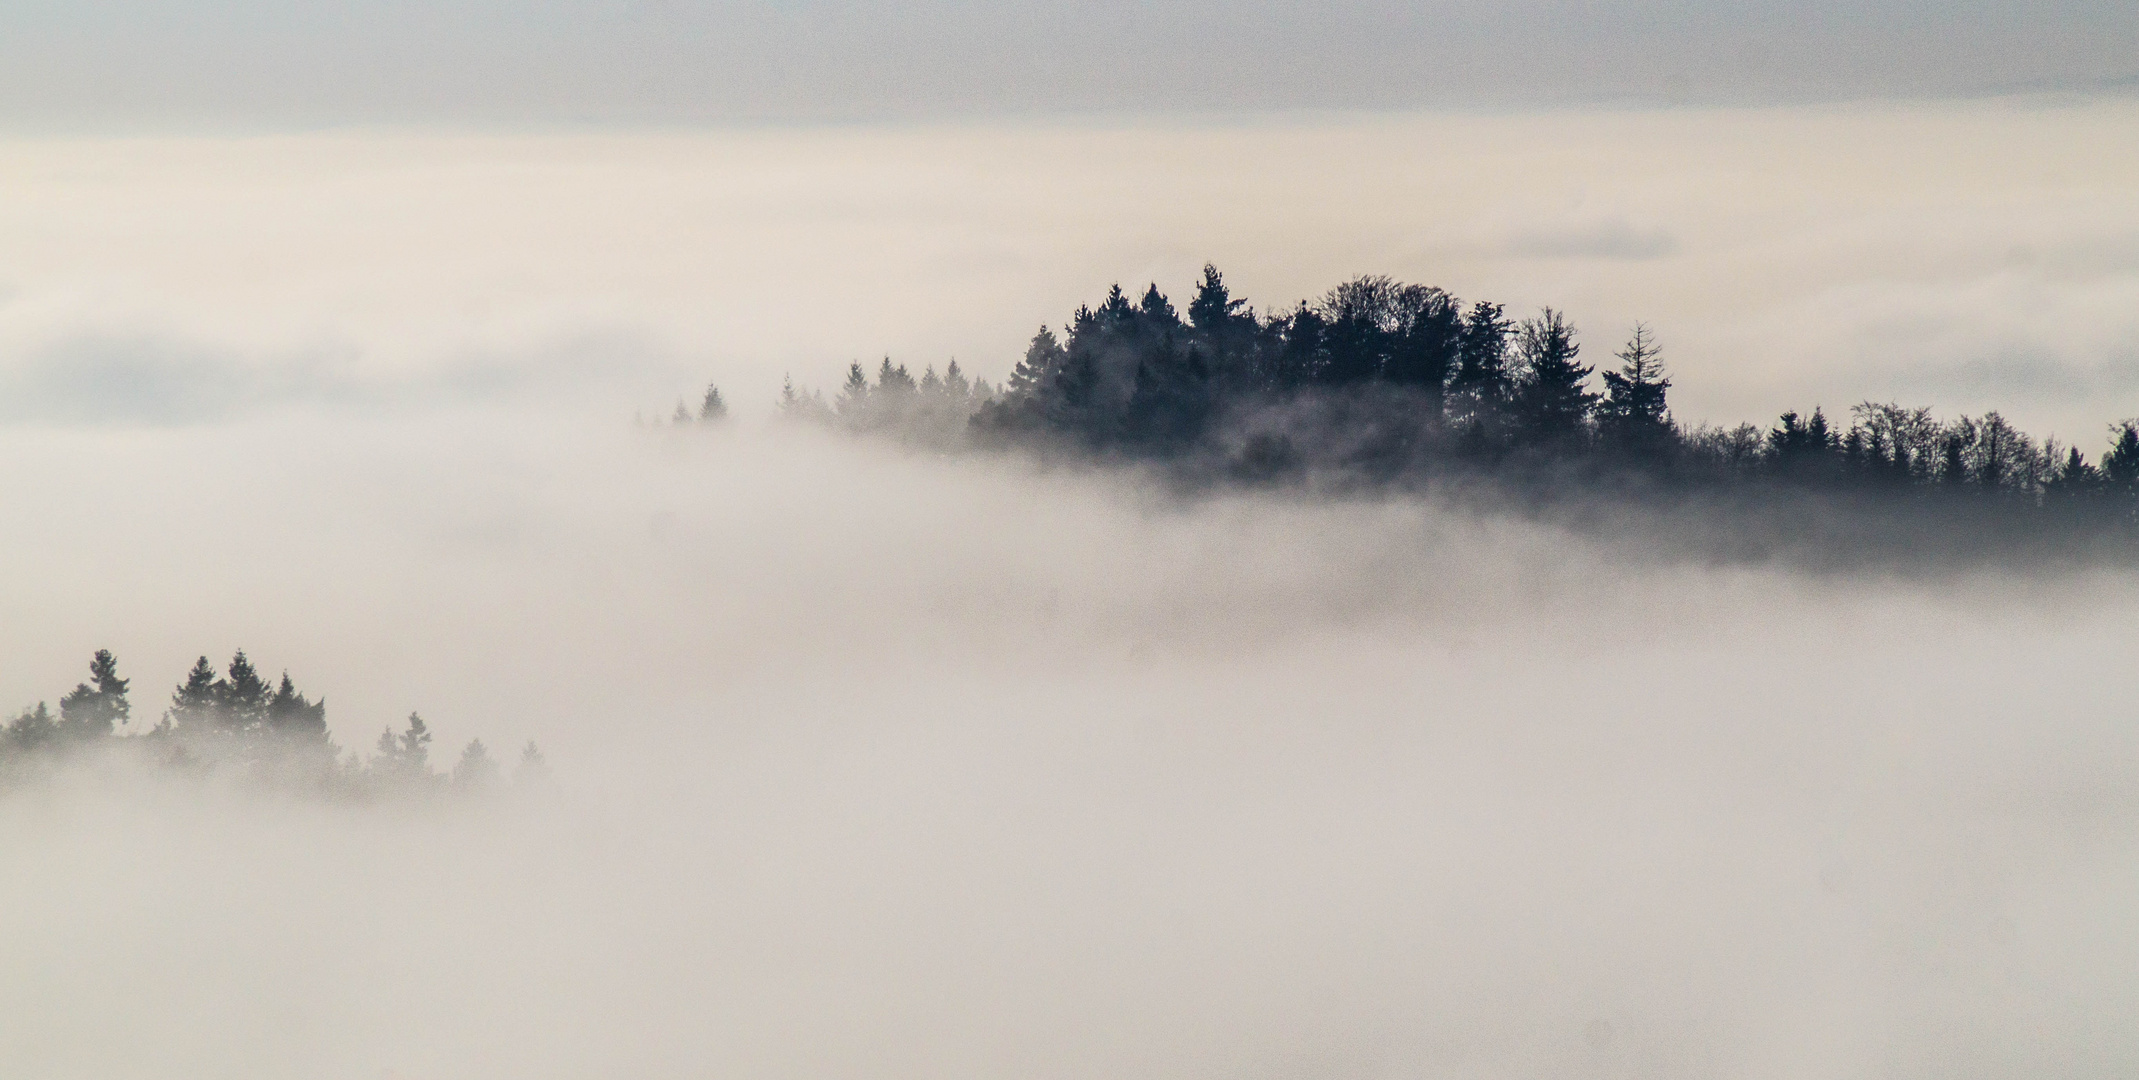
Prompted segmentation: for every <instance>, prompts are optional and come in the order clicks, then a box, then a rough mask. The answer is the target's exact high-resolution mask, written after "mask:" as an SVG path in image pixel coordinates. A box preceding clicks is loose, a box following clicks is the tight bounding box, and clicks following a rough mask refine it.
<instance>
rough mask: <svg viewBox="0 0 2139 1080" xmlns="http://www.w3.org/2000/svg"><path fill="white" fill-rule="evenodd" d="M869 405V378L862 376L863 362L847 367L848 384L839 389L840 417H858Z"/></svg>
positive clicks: (856, 362)
mask: <svg viewBox="0 0 2139 1080" xmlns="http://www.w3.org/2000/svg"><path fill="white" fill-rule="evenodd" d="M868 403H869V376H867V375H864V374H862V365H861V361H859V360H857V361H855V362H853V363H851V364H848V365H847V381H846V384H845V385H843V386H841V387H840V388H839V406H838V408H839V415H841V416H845V417H855V416H857V415H858V414H859V413H860V412H861V410H862V408H863V406H865V405H867V404H868Z"/></svg>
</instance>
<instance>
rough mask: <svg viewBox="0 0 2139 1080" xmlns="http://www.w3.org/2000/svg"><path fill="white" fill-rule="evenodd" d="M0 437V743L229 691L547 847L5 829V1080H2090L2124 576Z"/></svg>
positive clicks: (2131, 783)
mask: <svg viewBox="0 0 2139 1080" xmlns="http://www.w3.org/2000/svg"><path fill="white" fill-rule="evenodd" d="M748 413H749V414H748V415H744V416H743V417H742V418H741V419H740V420H739V421H738V422H737V423H735V424H733V425H731V426H729V427H727V428H724V429H720V430H713V431H704V430H673V429H645V428H635V427H633V426H632V425H631V424H630V423H629V422H628V418H626V417H623V416H601V417H598V418H591V419H590V416H589V414H588V413H587V412H574V411H571V410H556V411H552V412H539V411H529V410H516V409H510V408H504V407H498V408H482V407H467V408H456V409H441V410H433V411H428V412H414V413H403V414H400V415H394V414H391V413H386V412H369V411H349V412H337V411H335V410H334V409H332V408H329V407H324V406H323V407H321V408H318V409H292V410H281V411H276V412H271V413H263V414H259V415H255V416H252V417H249V418H244V419H239V420H234V421H231V422H228V423H222V424H214V425H201V426H190V427H188V426H181V427H89V428H27V427H14V428H7V429H0V505H4V506H5V507H6V509H7V511H8V514H7V517H8V522H7V525H6V527H5V528H0V566H5V567H6V568H7V572H6V574H5V575H4V576H0V611H4V612H5V613H6V617H5V619H4V621H0V656H4V657H5V658H6V661H5V663H4V664H0V705H4V706H5V707H6V708H8V709H10V710H12V709H14V708H16V707H19V706H21V705H26V704H29V703H31V702H33V701H35V700H37V699H40V698H42V699H45V700H54V699H56V698H57V696H58V695H59V694H61V693H63V692H64V691H65V690H66V689H68V688H69V687H71V686H72V685H73V684H74V683H75V682H76V681H77V680H79V679H81V678H84V677H86V668H85V665H86V663H87V660H88V658H89V655H90V653H91V651H92V650H94V649H97V648H110V649H113V650H114V651H115V652H116V653H117V654H118V657H119V661H120V666H121V671H122V673H123V674H125V675H127V676H129V677H131V678H133V679H134V690H133V694H134V700H135V703H136V704H135V709H136V721H135V724H136V725H137V726H138V725H140V724H142V723H144V722H147V721H152V720H153V718H154V716H155V714H156V712H157V711H158V709H159V707H160V702H161V701H162V700H163V699H164V698H165V696H166V695H167V694H168V693H169V690H170V687H171V686H172V684H173V683H175V682H176V681H177V680H178V679H179V677H180V675H181V674H182V673H183V671H184V669H185V668H186V666H187V665H188V664H190V663H191V662H192V660H193V659H194V657H196V656H198V655H200V654H203V653H205V654H207V655H209V656H210V657H211V658H212V659H214V660H216V661H218V662H220V661H221V660H223V659H226V658H227V657H228V656H229V655H230V653H231V652H232V651H233V650H235V649H238V648H243V649H245V650H247V651H248V653H249V654H250V655H251V656H252V657H253V658H254V660H255V661H256V662H257V663H258V664H259V665H260V666H261V667H262V668H263V669H264V670H265V671H267V672H268V673H269V674H271V675H272V674H276V673H279V672H280V671H281V670H283V669H285V668H286V669H288V670H289V671H290V673H291V674H292V675H293V677H294V678H295V679H296V680H297V681H298V683H299V685H300V686H302V687H303V688H304V689H305V690H307V691H308V692H311V693H313V694H323V695H324V696H325V698H326V700H327V704H328V714H327V715H328V721H329V723H330V725H331V727H332V729H333V734H334V737H335V739H336V740H337V742H338V743H339V744H340V745H342V746H343V747H351V748H368V747H369V746H370V745H371V743H372V741H373V740H374V739H375V738H376V736H377V734H378V732H379V730H380V729H381V728H382V727H383V726H385V725H387V724H389V723H397V722H398V721H399V720H400V719H401V718H402V717H404V716H405V715H406V714H407V713H408V712H409V711H410V710H412V709H413V710H421V712H422V713H423V715H424V716H425V718H426V719H427V720H428V721H429V722H430V723H431V724H432V726H433V727H434V729H435V730H437V731H438V732H439V746H438V748H437V750H436V751H434V753H435V754H436V755H437V756H438V757H441V758H445V759H447V760H450V757H451V755H452V754H453V753H456V752H457V751H458V749H459V746H460V745H461V744H462V743H464V742H465V741H466V740H468V739H471V738H477V737H479V738H481V739H483V740H484V741H485V742H486V744H488V745H490V746H491V747H493V748H494V749H497V750H499V751H501V752H502V753H503V754H504V755H506V756H510V755H511V754H512V753H513V752H515V751H516V750H517V748H518V747H519V746H520V745H522V744H524V743H525V742H526V741H528V740H534V741H535V742H537V743H538V744H539V745H540V746H541V747H542V748H543V750H544V752H545V753H546V754H547V756H548V758H549V760H550V762H551V764H552V766H553V768H554V770H555V773H556V776H557V790H556V791H555V792H554V793H552V794H550V795H548V796H547V797H530V798H497V799H491V800H460V801H455V802H450V803H445V804H436V805H429V804H427V805H422V806H399V805H368V806H367V805H343V804H336V803H330V802H320V801H308V800H305V799H301V798H296V797H291V796H271V795H263V794H257V793H247V792H244V791H239V790H233V789H231V788H230V787H229V786H227V785H216V784H212V783H211V784H204V783H200V782H198V781H195V780H191V779H187V778H183V777H171V776H150V777H146V778H144V777H140V776H127V775H114V774H112V773H109V772H103V771H92V772H87V773H75V774H68V775H65V776H62V777H61V778H59V779H57V780H55V781H53V782H51V783H46V784H36V785H30V786H27V787H22V788H18V789H16V790H13V791H10V792H7V793H5V794H4V795H0V972H5V973H6V976H7V977H6V978H5V979H4V980H0V1072H5V1073H6V1074H7V1075H10V1076H21V1077H49V1078H97V1080H122V1078H131V1077H141V1078H159V1080H161V1078H171V1077H218V1078H223V1077H229V1078H251V1077H259V1078H286V1077H308V1078H322V1080H332V1078H344V1077H347V1078H364V1080H376V1078H381V1077H400V1078H407V1080H416V1078H469V1080H475V1078H487V1077H498V1078H506V1077H511V1078H547V1077H560V1078H561V1077H590V1078H591V1077H633V1078H658V1077H701V1076H737V1077H766V1078H779V1077H792V1078H798V1080H799V1078H834V1077H837V1078H856V1077H870V1078H879V1080H896V1078H913V1080H921V1078H930V1080H937V1078H975V1080H979V1078H990V1077H999V1078H1004V1080H1012V1078H1016V1080H1031V1078H1062V1080H1075V1078H1102V1077H1103V1078H1108V1080H1146V1078H1148V1080H1161V1078H1164V1080H1180V1078H1184V1077H1211V1078H1218V1077H1225V1078H1240V1080H1256V1078H1268V1080H1315V1078H1326V1080H1338V1078H1355V1077H1356V1078H1360V1080H1393V1078H1399V1077H1481V1078H1485V1077H1491V1078H1502V1077H1543V1076H1551V1077H1654V1078H1676V1077H1710V1076H1716V1077H1722V1076H1729V1077H1775V1078H1786V1077H1787V1078H1804V1077H1838V1078H1840V1077H1874V1076H1877V1077H1926V1078H1929V1077H1937V1078H1941V1080H1952V1078H1963V1077H1993V1076H1997V1077H2010V1076H2022V1075H2026V1076H2058V1077H2092V1076H2101V1077H2109V1076H2128V1075H2131V1074H2132V1073H2133V1072H2134V1071H2135V1070H2139V1027H2135V1026H2134V1025H2133V1024H2132V1023H2131V1022H2130V1021H2131V1017H2132V1016H2133V1015H2134V1014H2135V1010H2139V981H2135V980H2134V978H2133V976H2132V972H2134V971H2139V922H2135V921H2134V920H2133V919H2132V917H2131V915H2132V912H2133V911H2134V910H2139V778H2135V775H2139V774H2135V769H2134V766H2135V764H2139V725H2135V723H2134V721H2135V719H2139V717H2135V706H2134V702H2135V701H2139V665H2134V664H2132V663H2131V657H2132V656H2133V654H2134V648H2135V646H2139V603H2135V601H2139V580H2135V579H2134V577H2133V576H2132V575H2131V574H2130V573H2129V572H2116V571H2085V570H2072V569H2065V570H2060V571H2057V572H2055V573H2038V572H2033V571H2031V569H2030V568H2028V567H2022V566H2015V567H2009V568H2005V569H2003V570H1998V569H1985V568H1982V567H1976V568H1974V569H1971V570H1969V571H1967V572H1961V571H1954V572H1950V573H1948V572H1940V571H1938V570H1936V569H1935V568H1933V569H1932V570H1930V571H1929V572H1924V573H1918V574H1914V575H1911V576H1910V577H1909V578H1907V579H1906V580H1886V579H1882V578H1880V577H1878V576H1875V575H1871V574H1856V575H1828V576H1813V575H1808V574H1804V573H1800V572H1798V571H1794V570H1791V569H1789V568H1787V567H1769V566H1760V565H1704V564H1699V563H1691V562H1684V561H1673V560H1671V559H1668V558H1658V557H1654V556H1653V554H1651V551H1652V549H1653V548H1655V547H1656V546H1657V545H1655V544H1654V543H1653V538H1645V537H1643V536H1640V535H1638V534H1612V535H1590V536H1572V535H1567V534H1564V533H1561V532H1556V531H1554V530H1553V529H1551V528H1548V527H1546V526H1542V525H1538V524H1534V523H1527V522H1524V521H1521V520H1517V519H1514V518H1495V517H1486V516H1480V515H1479V514H1477V513H1476V512H1468V511H1457V510H1453V509H1450V508H1449V507H1447V506H1443V505H1439V504H1436V503H1434V502H1433V501H1431V500H1425V499H1419V498H1412V497H1405V498H1393V497H1392V498H1386V499H1380V498H1366V497H1360V498H1353V499H1349V500H1340V501H1309V500H1306V499H1302V498H1299V497H1295V496H1286V495H1281V494H1270V493H1264V494H1257V493H1232V494H1220V495H1205V496H1200V497H1196V498H1184V497H1181V496H1180V495H1178V494H1175V493H1169V492H1168V491H1166V490H1163V489H1162V488H1160V487H1158V486H1156V485H1153V484H1149V483H1145V482H1143V481H1141V480H1139V479H1138V478H1137V477H1136V476H1134V475H1131V474H1125V473H1107V472H1087V471H1083V470H1078V469H1070V468H1041V467H1037V466H1035V465H1033V464H1031V463H1028V462H1022V461H1017V460H1005V459H995V458H987V457H970V456H969V457H939V456H933V455H915V454H908V453H904V452H901V451H898V450H895V449H891V448H889V447H886V446H883V445H879V444H874V443H868V442H860V441H853V440H849V439H846V438H842V437H838V436H834V435H830V434H826V433H821V432H815V431H809V430H797V429H792V428H787V427H783V426H781V425H778V424H774V423H771V422H766V421H763V420H762V419H761V418H760V415H759V413H758V410H748Z"/></svg>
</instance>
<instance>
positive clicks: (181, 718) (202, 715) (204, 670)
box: [165, 656, 223, 731]
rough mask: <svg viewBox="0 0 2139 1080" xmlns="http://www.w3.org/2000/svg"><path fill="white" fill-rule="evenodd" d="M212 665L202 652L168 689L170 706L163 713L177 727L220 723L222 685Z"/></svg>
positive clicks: (206, 726) (202, 728) (207, 726)
mask: <svg viewBox="0 0 2139 1080" xmlns="http://www.w3.org/2000/svg"><path fill="white" fill-rule="evenodd" d="M220 681H221V680H219V679H217V678H216V675H215V668H213V667H211V666H209V664H208V658H207V657H205V656H203V657H201V658H200V659H198V660H195V661H194V662H193V667H192V668H191V669H190V670H188V671H187V672H186V679H185V681H184V682H182V683H179V684H178V688H177V689H175V690H173V691H171V708H170V711H169V712H168V713H166V714H165V717H166V719H167V720H168V721H169V722H170V723H171V725H172V726H173V727H175V728H177V729H178V730H180V731H205V730H211V729H213V728H216V727H220V726H221V725H222V716H221V713H222V701H223V694H222V688H221V686H219V685H218V684H219V683H220Z"/></svg>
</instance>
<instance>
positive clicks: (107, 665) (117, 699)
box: [59, 649, 133, 738]
mask: <svg viewBox="0 0 2139 1080" xmlns="http://www.w3.org/2000/svg"><path fill="white" fill-rule="evenodd" d="M89 678H90V681H89V682H86V683H77V684H75V687H74V690H73V691H72V692H70V693H69V694H67V696H65V697H63V698H61V699H59V717H60V725H61V727H63V728H64V729H65V730H66V731H67V733H68V734H69V735H71V736H73V737H77V738H98V737H102V736H107V735H110V734H112V733H113V731H114V730H115V729H116V728H117V727H118V726H119V725H122V724H125V723H126V722H127V719H128V718H129V717H130V716H132V715H133V706H132V705H130V704H128V703H127V700H126V688H127V684H128V682H129V680H126V679H122V678H120V677H119V661H118V660H117V659H116V658H115V657H113V656H112V655H111V650H110V649H98V650H97V652H96V655H95V656H93V657H91V658H90V660H89Z"/></svg>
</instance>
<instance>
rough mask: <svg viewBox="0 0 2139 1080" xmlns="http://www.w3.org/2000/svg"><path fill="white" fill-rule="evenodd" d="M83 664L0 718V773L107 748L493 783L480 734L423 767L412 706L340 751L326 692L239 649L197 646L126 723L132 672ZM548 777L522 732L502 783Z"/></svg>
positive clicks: (275, 772)
mask: <svg viewBox="0 0 2139 1080" xmlns="http://www.w3.org/2000/svg"><path fill="white" fill-rule="evenodd" d="M89 673H90V681H88V682H85V683H81V684H79V685H77V686H76V687H75V688H74V689H73V690H71V691H69V692H68V693H67V694H66V695H64V696H62V697H61V698H60V702H59V713H58V715H56V716H55V715H53V713H52V711H51V709H50V708H49V707H48V706H47V705H46V704H45V703H44V702H39V703H37V704H36V705H34V706H31V707H29V708H25V709H23V710H21V711H20V712H18V713H17V714H16V715H15V716H14V717H13V718H12V719H10V720H8V721H7V722H6V724H5V725H4V726H0V780H21V779H24V778H26V777H29V776H33V775H36V774H38V773H41V772H46V771H49V770H51V769H53V768H57V767H59V766H61V765H63V764H65V763H67V762H70V761H77V760H82V759H86V758H89V757H92V756H94V755H100V754H116V755H134V756H136V757H137V758H138V759H139V760H143V761H147V762H150V763H152V764H154V765H156V766H159V767H163V768H167V769H170V770H173V771H176V772H181V773H190V774H197V775H227V776H234V777H237V778H240V779H241V780H243V781H245V782H249V783H254V784H259V785H263V786H268V787H273V788H279V789H299V790H307V791H312V792H316V793H321V794H329V795H337V796H346V797H381V796H395V797H406V796H415V795H424V794H444V793H449V792H457V793H464V794H479V793H482V792H484V791H487V790H491V789H493V788H497V787H500V786H502V785H503V784H504V783H505V781H504V773H503V770H502V769H501V768H500V766H499V765H498V763H497V761H496V760H495V759H493V758H492V757H491V756H490V752H489V750H488V749H487V748H486V747H484V745H483V742H482V740H480V739H476V740H473V741H471V742H469V743H468V745H467V747H466V748H465V749H464V750H463V751H462V752H461V755H460V758H459V760H458V762H457V763H456V764H455V765H454V766H453V768H452V769H451V771H441V770H439V769H437V768H434V767H433V765H432V763H431V759H430V744H431V741H432V738H433V736H432V732H431V730H430V728H429V725H427V724H426V723H425V722H424V719H423V717H422V716H420V715H418V714H416V713H413V712H412V713H410V714H409V716H408V720H407V722H406V726H405V727H404V728H403V729H402V730H401V731H400V732H398V733H397V732H395V731H394V730H393V729H392V728H391V727H389V728H387V729H386V730H385V731H384V732H383V733H382V734H381V735H380V737H379V741H378V743H377V746H376V749H375V751H374V753H373V754H372V756H370V757H369V758H365V757H362V756H360V755H358V754H356V753H354V752H346V753H345V752H344V751H343V750H342V749H341V748H339V747H337V746H336V745H335V743H334V740H333V738H332V737H331V736H330V735H329V733H328V730H327V703H326V702H325V701H324V700H321V701H314V700H312V699H310V698H308V697H306V696H305V695H304V694H303V693H300V692H299V691H298V689H297V686H296V684H295V683H294V682H293V681H291V679H290V676H289V673H288V672H284V673H282V677H281V679H280V681H279V682H277V683H276V684H275V685H273V686H270V685H269V684H268V681H267V680H266V679H265V678H263V677H262V676H261V674H260V671H259V669H258V668H256V667H255V666H254V665H253V662H252V660H251V658H249V657H248V656H246V655H245V652H244V651H243V650H240V651H239V652H238V653H237V654H236V655H234V656H232V657H231V659H230V663H229V665H228V666H227V667H225V668H224V669H223V670H222V671H220V672H219V671H217V670H216V668H215V667H214V666H213V665H211V664H210V663H209V662H208V658H207V657H205V656H203V657H201V658H200V659H198V660H196V661H195V662H194V664H193V667H192V668H191V669H190V670H188V671H187V672H186V674H185V677H184V678H183V679H181V680H180V681H179V683H178V685H177V686H176V687H175V688H174V689H173V690H172V691H171V697H170V704H169V706H168V707H166V708H165V709H164V710H163V713H162V715H161V717H160V718H159V719H158V720H157V721H156V722H155V723H154V724H153V725H149V726H147V727H146V728H145V729H140V728H139V727H138V726H137V725H135V724H134V722H133V718H134V710H133V702H132V700H131V694H130V692H131V689H132V680H130V679H124V678H121V677H120V676H119V666H118V660H117V658H115V657H114V656H113V655H112V654H111V652H110V651H108V650H101V649H100V650H98V651H97V653H96V655H95V656H94V657H92V658H91V660H90V662H89ZM129 729H133V730H129ZM548 780H549V770H548V764H547V763H546V762H545V761H544V760H543V758H542V754H541V751H539V750H537V749H536V748H535V744H534V743H532V742H531V743H528V744H527V746H526V748H525V749H524V750H523V751H522V753H521V757H520V762H519V768H518V770H517V771H516V772H515V773H514V775H513V780H512V783H513V784H514V785H516V786H542V785H546V784H547V783H548Z"/></svg>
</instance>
